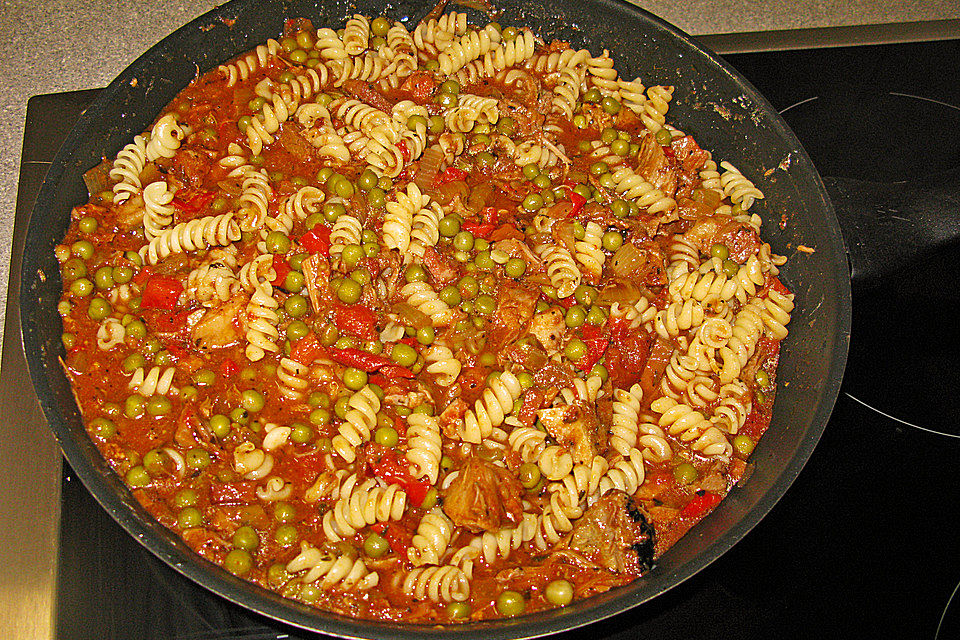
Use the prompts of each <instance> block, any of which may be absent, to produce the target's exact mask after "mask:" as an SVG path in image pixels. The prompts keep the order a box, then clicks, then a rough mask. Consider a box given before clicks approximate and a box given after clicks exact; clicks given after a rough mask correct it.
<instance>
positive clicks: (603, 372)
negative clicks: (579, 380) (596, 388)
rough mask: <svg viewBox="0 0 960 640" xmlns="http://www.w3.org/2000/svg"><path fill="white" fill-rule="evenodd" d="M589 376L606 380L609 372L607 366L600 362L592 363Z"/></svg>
mask: <svg viewBox="0 0 960 640" xmlns="http://www.w3.org/2000/svg"><path fill="white" fill-rule="evenodd" d="M590 375H591V376H597V377H598V378H600V380H602V381H603V382H606V381H607V378H609V377H610V372H608V371H607V368H606V367H605V366H603V365H602V364H600V363H599V362H598V363H597V364H595V365H593V368H592V369H590Z"/></svg>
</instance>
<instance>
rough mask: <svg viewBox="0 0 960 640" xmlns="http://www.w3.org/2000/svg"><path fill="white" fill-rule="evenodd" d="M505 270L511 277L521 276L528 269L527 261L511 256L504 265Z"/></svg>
mask: <svg viewBox="0 0 960 640" xmlns="http://www.w3.org/2000/svg"><path fill="white" fill-rule="evenodd" d="M503 270H504V272H505V273H506V274H507V275H508V276H510V277H511V278H519V277H520V276H522V275H523V274H524V272H525V271H526V270H527V261H526V260H524V259H523V258H510V259H509V260H507V263H506V264H505V265H503Z"/></svg>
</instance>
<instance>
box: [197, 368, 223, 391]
mask: <svg viewBox="0 0 960 640" xmlns="http://www.w3.org/2000/svg"><path fill="white" fill-rule="evenodd" d="M191 379H192V380H193V383H194V384H196V385H199V386H201V387H209V386H210V385H212V384H213V383H214V382H216V380H217V374H215V373H214V372H213V371H210V369H198V370H197V371H195V372H194V373H193V376H191Z"/></svg>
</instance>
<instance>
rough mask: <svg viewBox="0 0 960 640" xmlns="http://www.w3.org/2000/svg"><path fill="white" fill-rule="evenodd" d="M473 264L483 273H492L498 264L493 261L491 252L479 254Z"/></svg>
mask: <svg viewBox="0 0 960 640" xmlns="http://www.w3.org/2000/svg"><path fill="white" fill-rule="evenodd" d="M473 262H474V264H476V265H477V268H478V269H480V270H481V271H492V270H493V268H494V267H495V266H496V263H495V262H494V261H493V256H492V255H491V254H490V252H489V251H481V252H479V253H478V254H477V257H476V258H474V261H473Z"/></svg>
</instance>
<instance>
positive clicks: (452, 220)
mask: <svg viewBox="0 0 960 640" xmlns="http://www.w3.org/2000/svg"><path fill="white" fill-rule="evenodd" d="M437 230H438V231H439V232H440V235H441V236H443V237H444V238H452V237H454V236H455V235H457V234H458V233H459V232H460V220H458V219H457V218H456V217H454V216H444V217H443V218H441V219H440V224H439V225H438V226H437Z"/></svg>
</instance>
